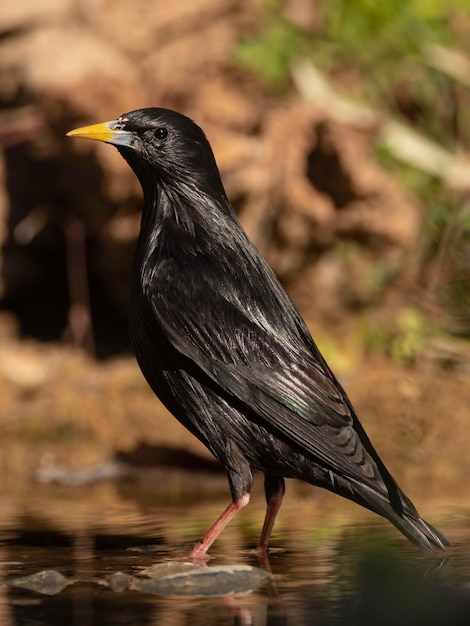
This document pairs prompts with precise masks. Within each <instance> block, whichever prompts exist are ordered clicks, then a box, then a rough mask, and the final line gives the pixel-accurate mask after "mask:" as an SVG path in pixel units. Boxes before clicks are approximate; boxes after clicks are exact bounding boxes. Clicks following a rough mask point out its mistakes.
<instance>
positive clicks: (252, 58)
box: [237, 3, 308, 90]
mask: <svg viewBox="0 0 470 626" xmlns="http://www.w3.org/2000/svg"><path fill="white" fill-rule="evenodd" d="M269 4H270V8H269V9H267V11H266V17H265V20H264V22H263V24H262V25H261V27H260V28H259V30H258V31H257V32H256V33H254V34H252V35H248V36H246V37H245V38H244V39H242V41H241V42H240V43H239V46H238V50H237V61H238V63H239V65H240V66H241V67H244V68H247V69H249V70H251V71H253V72H255V73H256V74H258V75H259V76H260V77H261V78H262V79H263V80H264V82H265V83H266V84H267V85H268V86H269V87H270V88H272V89H273V90H278V89H279V88H280V87H281V86H283V84H284V83H285V80H286V78H287V76H288V74H289V68H290V66H291V64H292V62H293V61H294V60H295V59H296V58H297V57H298V56H299V55H302V54H305V53H307V51H308V40H307V38H306V37H305V36H304V35H303V34H302V33H301V32H300V31H299V29H298V28H296V27H295V26H294V25H293V24H292V23H290V22H289V21H288V20H287V19H286V18H285V17H284V16H283V14H282V13H281V12H280V10H279V9H278V8H277V7H276V3H275V5H274V6H272V3H269Z"/></svg>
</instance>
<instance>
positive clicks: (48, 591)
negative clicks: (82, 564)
mask: <svg viewBox="0 0 470 626" xmlns="http://www.w3.org/2000/svg"><path fill="white" fill-rule="evenodd" d="M72 582H73V581H71V580H68V579H67V578H65V576H63V575H62V574H61V573H60V572H56V571H55V570H53V569H46V570H43V571H42V572H37V573H36V574H31V575H30V576H22V577H20V578H13V579H12V580H9V581H8V584H9V585H12V586H13V587H22V588H23V589H29V590H30V591H37V592H38V593H42V594H44V595H47V596H53V595H55V594H57V593H60V592H61V591H62V589H65V587H67V585H70V584H72Z"/></svg>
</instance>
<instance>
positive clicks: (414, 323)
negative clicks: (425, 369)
mask: <svg viewBox="0 0 470 626" xmlns="http://www.w3.org/2000/svg"><path fill="white" fill-rule="evenodd" d="M430 336H431V331H430V328H429V323H428V321H427V320H426V317H425V316H424V315H423V313H422V312H421V311H419V310H418V309H415V308H411V307H405V308H403V309H401V310H400V311H399V312H398V314H397V316H396V318H395V321H394V322H393V323H392V324H387V325H386V326H379V327H378V328H375V329H370V328H368V329H367V330H366V344H367V347H368V348H371V349H374V350H377V349H379V350H383V351H385V352H386V353H387V354H388V355H389V356H391V357H392V358H393V359H394V360H396V361H398V362H401V363H413V362H414V361H415V360H416V359H417V358H418V357H419V356H420V355H421V354H422V352H423V350H424V348H425V346H426V344H427V341H428V339H429V337H430Z"/></svg>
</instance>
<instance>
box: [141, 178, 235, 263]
mask: <svg viewBox="0 0 470 626" xmlns="http://www.w3.org/2000/svg"><path fill="white" fill-rule="evenodd" d="M238 230H240V231H241V226H240V224H239V222H238V219H237V217H236V216H235V214H234V212H233V209H232V207H231V206H230V204H229V202H228V200H227V197H226V196H225V192H224V191H223V188H222V192H221V193H218V194H213V193H212V194H211V195H209V194H206V193H205V192H204V191H203V190H201V189H197V188H191V187H190V186H186V187H184V186H182V185H180V186H178V187H175V186H174V185H171V186H165V185H162V184H159V185H155V184H154V185H153V186H145V187H144V210H143V212H142V220H141V229H140V235H139V243H138V245H137V251H138V252H137V255H136V259H135V263H136V269H137V271H139V272H141V271H142V269H143V267H144V266H145V267H146V268H155V267H156V266H157V265H158V264H159V263H160V262H161V260H162V258H169V257H171V258H175V259H179V260H181V261H184V260H190V259H191V258H192V259H194V258H195V257H197V256H199V257H200V256H204V257H210V256H212V255H217V254H220V253H221V252H222V250H223V248H224V247H225V246H226V245H228V244H230V243H231V242H233V236H234V231H235V232H237V231H238Z"/></svg>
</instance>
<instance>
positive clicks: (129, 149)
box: [68, 108, 450, 558]
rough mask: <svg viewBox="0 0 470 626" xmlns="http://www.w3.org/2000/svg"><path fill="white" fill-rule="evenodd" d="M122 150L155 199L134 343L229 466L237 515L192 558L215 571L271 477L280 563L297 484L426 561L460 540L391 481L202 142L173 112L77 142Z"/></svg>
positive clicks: (140, 260) (135, 293)
mask: <svg viewBox="0 0 470 626" xmlns="http://www.w3.org/2000/svg"><path fill="white" fill-rule="evenodd" d="M68 134H69V135H71V136H77V137H86V138H88V139H97V140H100V141H105V142H107V143H111V144H113V145H115V146H116V147H117V149H118V150H119V152H120V153H121V155H122V156H123V157H124V159H126V161H127V162H128V163H129V165H130V166H131V168H132V169H133V170H134V172H135V174H136V175H137V177H138V179H139V181H140V183H141V185H142V189H143V193H144V209H143V213H142V221H141V229H140V235H139V239H138V242H137V248H136V253H135V262H134V270H133V276H132V292H131V308H130V334H131V339H132V343H133V346H134V349H135V353H136V356H137V360H138V362H139V365H140V367H141V369H142V372H143V374H144V376H145V378H146V379H147V381H148V383H149V385H150V386H151V388H152V389H153V391H154V392H155V393H156V395H157V396H158V397H159V398H160V400H161V401H162V402H163V404H164V405H165V406H166V407H167V408H168V409H169V411H171V413H173V415H174V416H175V417H176V418H177V419H178V420H179V421H180V422H181V423H182V424H184V426H186V428H188V429H189V430H190V431H191V432H192V433H193V434H194V435H195V436H196V437H198V439H200V440H201V441H202V442H203V443H204V444H205V445H206V446H207V448H209V450H210V451H211V452H212V453H213V454H214V456H215V457H217V459H219V461H220V462H221V463H222V465H223V466H224V468H225V470H226V472H227V476H228V481H229V484H230V490H231V494H232V503H231V504H230V505H229V506H228V507H227V508H226V510H225V511H224V512H223V513H222V515H221V516H220V517H219V519H218V520H217V521H216V522H215V524H214V525H213V526H212V527H211V528H210V529H209V531H208V532H207V533H206V535H205V536H204V537H203V538H202V539H201V540H200V541H199V542H198V543H197V544H196V545H195V546H194V548H193V549H192V550H191V552H190V557H192V558H201V557H204V556H205V555H206V553H207V551H208V549H209V548H210V546H211V545H212V543H213V542H214V540H215V539H216V538H217V536H218V535H219V533H220V532H221V531H222V530H223V529H224V527H225V526H226V524H227V523H228V522H229V521H230V520H231V519H232V517H233V516H234V515H235V514H236V513H237V511H239V510H240V509H241V508H242V507H244V506H245V505H247V504H248V502H249V499H250V493H251V489H252V474H251V468H253V467H254V468H258V469H259V470H262V471H263V472H264V474H265V493H266V500H267V510H266V517H265V521H264V526H263V529H262V532H261V537H260V541H259V544H258V552H259V553H262V552H265V551H266V550H267V547H268V541H269V537H270V534H271V531H272V528H273V524H274V520H275V517H276V514H277V512H278V510H279V507H280V505H281V501H282V497H283V495H284V489H285V488H284V478H298V479H300V480H302V481H305V482H308V483H311V484H312V485H317V486H320V487H323V488H325V489H328V490H329V491H333V492H334V493H337V494H339V495H341V496H344V497H345V498H349V499H350V500H353V501H354V502H357V503H359V504H361V505H362V506H364V507H366V508H368V509H370V510H372V511H375V512H376V513H378V514H379V515H382V516H383V517H386V518H387V519H388V520H390V521H391V522H392V523H393V524H395V526H396V527H397V528H398V529H399V530H400V531H401V532H402V533H403V534H404V535H405V536H406V537H408V539H410V540H411V541H412V542H413V543H415V544H416V545H417V546H419V547H420V548H421V549H422V550H423V551H424V552H432V550H433V548H438V549H444V546H445V545H450V544H449V542H448V540H447V539H446V538H445V537H444V536H443V535H442V534H441V533H440V532H438V531H437V530H436V529H435V528H433V527H432V526H431V525H430V524H428V523H427V522H425V521H424V520H423V519H421V517H420V516H419V514H418V512H417V511H416V509H415V507H414V506H413V504H412V503H411V501H410V500H409V499H408V498H407V497H406V496H405V494H404V493H403V492H402V491H401V490H400V488H399V487H398V485H397V483H396V482H395V480H394V479H393V478H392V476H391V475H390V473H389V472H388V470H387V469H386V467H385V466H384V464H383V462H382V461H381V460H380V458H379V456H378V454H377V452H376V451H375V450H374V448H373V446H372V444H371V442H370V441H369V438H368V437H367V435H366V433H365V431H364V429H363V428H362V426H361V424H360V422H359V419H358V417H357V415H356V413H355V411H354V409H353V407H352V405H351V402H350V401H349V399H348V397H347V395H346V393H345V391H344V390H343V388H342V387H341V385H340V384H339V382H338V381H337V380H336V378H335V376H334V374H333V373H332V372H331V370H330V368H329V367H328V365H327V364H326V362H325V360H324V359H323V357H322V355H321V354H320V352H319V350H318V348H317V346H316V345H315V343H314V341H313V339H312V337H311V335H310V333H309V331H308V329H307V327H306V325H305V323H304V322H303V320H302V318H301V317H300V315H299V313H298V311H297V310H296V308H295V306H294V305H293V303H292V302H291V300H290V299H289V297H288V295H287V294H286V292H285V291H284V289H283V287H282V286H281V285H280V283H279V281H278V280H277V278H276V276H275V275H274V273H273V272H272V270H271V269H270V267H269V266H268V265H267V263H266V262H265V261H264V259H263V258H262V257H261V255H260V254H259V252H258V250H257V249H256V248H255V246H254V245H253V244H252V242H251V241H250V240H249V239H248V237H247V235H246V234H245V232H244V231H243V229H242V227H241V225H240V223H239V221H238V219H237V217H236V215H235V212H234V211H233V209H232V207H231V205H230V203H229V201H228V199H227V196H226V194H225V191H224V188H223V185H222V182H221V179H220V174H219V171H218V168H217V165H216V162H215V159H214V156H213V153H212V150H211V147H210V145H209V142H208V140H207V139H206V137H205V135H204V133H203V131H202V130H201V129H200V128H199V126H197V125H196V124H195V123H194V122H193V121H191V120H190V119H189V118H187V117H185V116H184V115H181V114H179V113H175V112H174V111H170V110H167V109H160V108H149V109H141V110H138V111H132V112H130V113H126V114H125V115H121V117H119V118H118V119H117V120H114V121H111V122H105V123H103V124H96V125H93V126H87V127H85V128H79V129H77V130H73V131H71V132H70V133H68Z"/></svg>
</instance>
